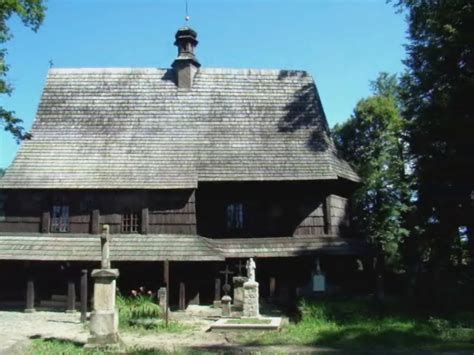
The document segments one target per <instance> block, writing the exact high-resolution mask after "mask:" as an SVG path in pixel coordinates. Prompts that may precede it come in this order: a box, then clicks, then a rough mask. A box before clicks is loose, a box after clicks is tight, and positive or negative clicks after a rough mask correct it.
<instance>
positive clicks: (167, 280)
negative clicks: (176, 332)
mask: <svg viewBox="0 0 474 355" xmlns="http://www.w3.org/2000/svg"><path fill="white" fill-rule="evenodd" d="M163 271H164V275H163V276H164V277H163V278H164V280H165V286H166V307H165V324H166V327H167V328H168V320H169V308H170V262H169V260H165V263H164V269H163Z"/></svg>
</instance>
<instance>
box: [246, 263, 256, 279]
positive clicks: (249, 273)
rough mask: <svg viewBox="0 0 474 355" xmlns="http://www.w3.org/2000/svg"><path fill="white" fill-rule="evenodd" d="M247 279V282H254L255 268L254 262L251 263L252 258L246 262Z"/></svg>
mask: <svg viewBox="0 0 474 355" xmlns="http://www.w3.org/2000/svg"><path fill="white" fill-rule="evenodd" d="M246 268H247V277H248V278H249V281H254V282H255V269H256V268H257V266H256V265H255V261H253V258H250V259H249V260H248V261H247V265H246Z"/></svg>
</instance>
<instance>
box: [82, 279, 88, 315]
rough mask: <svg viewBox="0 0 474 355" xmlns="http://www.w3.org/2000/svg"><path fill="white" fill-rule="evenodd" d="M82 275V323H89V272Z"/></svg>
mask: <svg viewBox="0 0 474 355" xmlns="http://www.w3.org/2000/svg"><path fill="white" fill-rule="evenodd" d="M81 272H82V275H81V323H85V322H86V321H87V270H82V271H81Z"/></svg>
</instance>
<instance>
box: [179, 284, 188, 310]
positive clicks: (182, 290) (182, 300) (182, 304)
mask: <svg viewBox="0 0 474 355" xmlns="http://www.w3.org/2000/svg"><path fill="white" fill-rule="evenodd" d="M179 309H180V310H181V311H184V310H185V309H186V285H185V284H184V282H180V283H179Z"/></svg>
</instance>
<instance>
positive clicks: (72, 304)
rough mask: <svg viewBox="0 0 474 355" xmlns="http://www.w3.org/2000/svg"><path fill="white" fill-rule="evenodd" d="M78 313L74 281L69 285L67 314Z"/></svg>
mask: <svg viewBox="0 0 474 355" xmlns="http://www.w3.org/2000/svg"><path fill="white" fill-rule="evenodd" d="M74 312H76V285H75V284H74V282H73V281H68V283H67V309H66V313H74Z"/></svg>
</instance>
